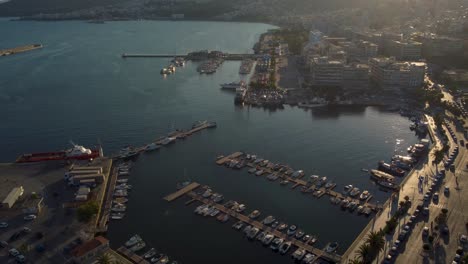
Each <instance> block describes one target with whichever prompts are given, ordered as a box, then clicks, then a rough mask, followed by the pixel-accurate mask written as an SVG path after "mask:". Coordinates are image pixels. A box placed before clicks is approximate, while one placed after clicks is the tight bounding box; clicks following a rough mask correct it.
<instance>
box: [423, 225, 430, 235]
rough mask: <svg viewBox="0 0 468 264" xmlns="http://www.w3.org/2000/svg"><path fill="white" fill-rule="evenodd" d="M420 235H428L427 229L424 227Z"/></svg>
mask: <svg viewBox="0 0 468 264" xmlns="http://www.w3.org/2000/svg"><path fill="white" fill-rule="evenodd" d="M422 233H423V236H427V235H429V227H427V226H425V227H424V228H423V232H422Z"/></svg>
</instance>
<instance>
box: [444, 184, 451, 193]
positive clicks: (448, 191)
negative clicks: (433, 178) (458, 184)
mask: <svg viewBox="0 0 468 264" xmlns="http://www.w3.org/2000/svg"><path fill="white" fill-rule="evenodd" d="M444 193H445V194H449V193H450V188H449V187H448V186H445V187H444Z"/></svg>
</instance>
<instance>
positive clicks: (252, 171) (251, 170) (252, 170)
mask: <svg viewBox="0 0 468 264" xmlns="http://www.w3.org/2000/svg"><path fill="white" fill-rule="evenodd" d="M256 170H257V169H255V168H252V169H249V170H248V171H247V172H248V173H254V172H255V171H256Z"/></svg>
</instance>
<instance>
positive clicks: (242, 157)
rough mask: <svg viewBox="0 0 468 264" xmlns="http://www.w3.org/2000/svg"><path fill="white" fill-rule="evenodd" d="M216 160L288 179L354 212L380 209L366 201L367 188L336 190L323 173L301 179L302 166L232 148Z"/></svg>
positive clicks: (282, 180) (286, 181) (270, 177)
mask: <svg viewBox="0 0 468 264" xmlns="http://www.w3.org/2000/svg"><path fill="white" fill-rule="evenodd" d="M252 156H254V157H252ZM260 160H261V161H260ZM216 164H217V165H224V166H227V167H229V168H232V169H241V168H244V167H248V168H250V169H249V170H248V172H249V173H251V174H254V175H255V176H263V175H268V176H266V177H265V178H266V179H267V180H269V181H277V180H280V184H281V185H289V184H290V183H291V184H292V186H291V189H296V188H297V187H300V190H301V192H302V193H304V194H310V195H312V196H314V197H317V198H320V197H322V196H324V195H328V196H330V202H331V203H332V204H336V205H340V206H341V207H342V209H348V210H349V211H350V212H353V211H354V210H356V209H357V212H358V214H364V215H366V216H369V215H370V213H371V211H372V212H377V211H378V210H380V209H381V208H380V205H378V204H373V203H370V202H369V201H370V200H371V199H372V197H373V196H372V195H371V194H370V193H368V191H365V190H363V193H364V192H365V194H364V195H359V194H360V193H361V192H360V190H359V188H356V187H353V186H352V185H347V186H345V188H344V191H343V192H338V191H335V190H334V188H335V187H336V183H334V182H333V181H330V180H328V179H327V177H319V176H318V175H312V176H310V177H308V179H304V178H307V177H305V173H304V171H302V170H293V169H292V168H289V167H287V166H280V165H278V164H274V163H272V162H270V161H269V160H263V159H260V158H257V157H256V156H255V155H250V154H245V153H243V152H235V153H233V154H230V155H228V156H226V157H222V158H221V157H220V158H219V159H217V160H216Z"/></svg>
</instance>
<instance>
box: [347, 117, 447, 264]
mask: <svg viewBox="0 0 468 264" xmlns="http://www.w3.org/2000/svg"><path fill="white" fill-rule="evenodd" d="M427 119H428V122H429V124H430V126H431V127H430V129H434V128H435V125H434V122H433V120H432V118H431V117H430V116H427ZM435 145H436V146H435V147H434V148H432V150H431V152H430V153H429V154H428V155H427V160H426V161H425V162H424V161H423V162H421V163H419V164H418V165H417V166H416V167H415V168H414V169H413V171H412V172H411V173H410V174H409V175H408V176H406V178H405V180H404V181H403V182H402V184H401V188H400V191H399V192H398V193H396V195H394V198H393V199H390V200H389V201H388V202H387V203H386V204H385V205H384V209H383V210H382V211H381V212H380V213H379V214H378V215H376V216H375V217H374V218H373V219H372V220H371V221H370V223H369V224H368V226H366V228H364V230H363V231H362V232H361V234H360V235H359V236H358V237H357V238H356V240H355V241H354V242H353V244H351V246H350V247H349V248H348V250H347V251H346V252H345V254H344V255H343V257H342V259H343V263H346V262H347V261H349V260H352V259H354V258H357V257H358V254H357V251H358V249H359V247H360V246H361V245H362V244H364V242H365V239H366V237H367V235H368V234H369V233H370V232H371V231H374V232H377V231H379V230H380V229H383V228H384V227H385V225H386V221H388V220H389V219H390V218H391V216H392V215H393V214H394V213H395V212H396V210H397V209H398V203H399V201H402V200H403V199H404V197H405V196H408V197H409V198H410V199H411V201H413V202H412V205H411V208H410V209H409V212H410V213H412V212H414V210H416V206H417V205H418V203H419V201H420V200H421V199H422V198H423V196H424V193H425V191H426V190H427V188H428V187H429V186H430V180H429V179H430V178H429V176H430V175H434V174H435V172H436V167H435V166H434V165H432V161H433V157H434V156H433V152H434V151H435V149H436V148H438V147H441V143H440V140H438V139H436V140H435ZM420 175H422V176H425V175H428V178H427V179H428V180H427V182H426V181H424V182H423V184H420V183H419V180H418V177H419V176H420ZM406 221H407V219H406V218H401V219H400V221H399V224H398V227H397V228H396V231H395V233H394V235H393V236H391V237H390V236H386V237H385V246H384V250H383V253H382V252H381V253H380V254H379V256H378V257H377V259H376V261H375V263H382V261H383V260H384V258H385V256H387V254H388V251H389V249H390V248H391V246H392V244H393V241H395V240H396V239H397V237H398V235H399V234H400V231H401V230H402V228H403V226H404V224H405V222H406ZM397 262H398V263H406V262H399V261H398V259H397ZM407 263H412V262H407Z"/></svg>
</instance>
